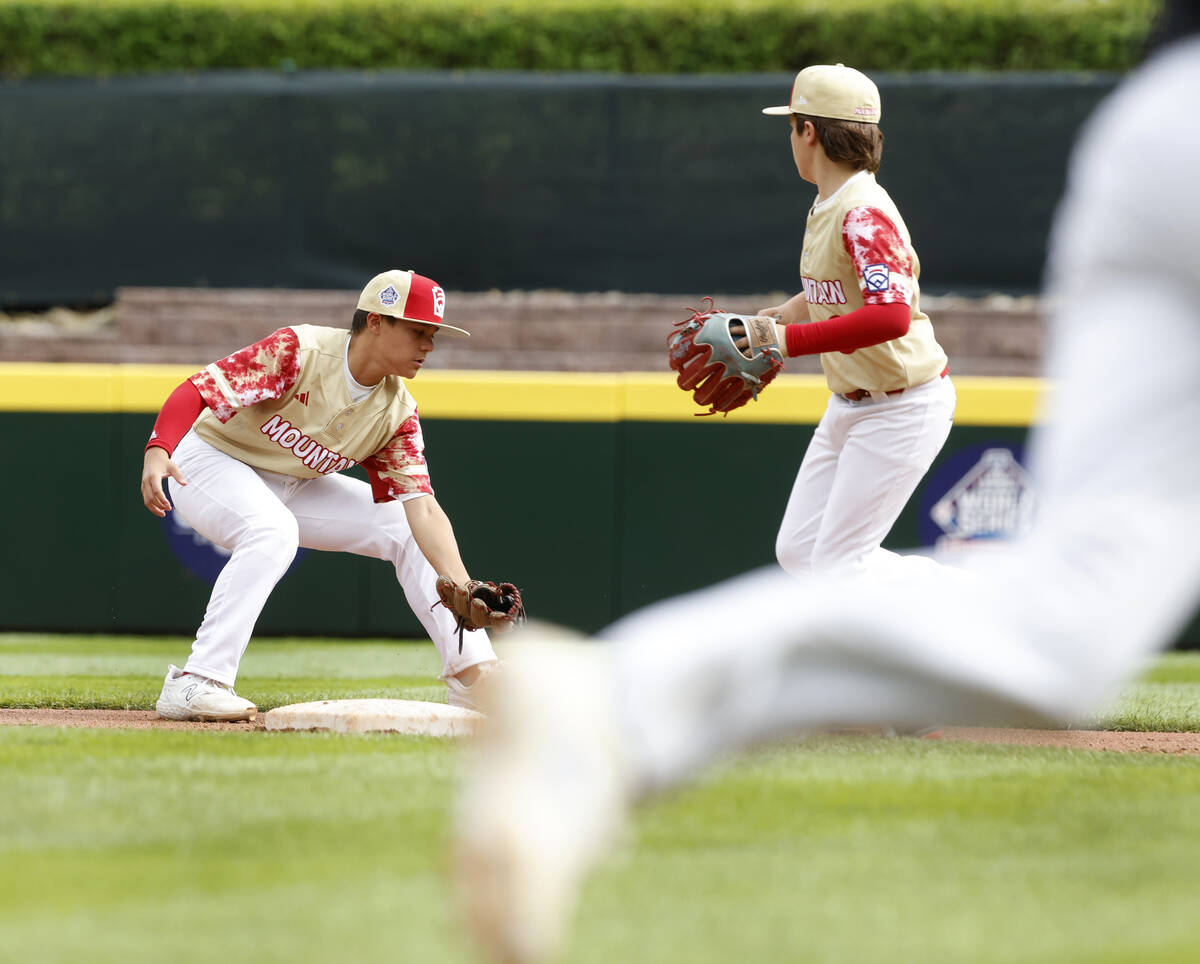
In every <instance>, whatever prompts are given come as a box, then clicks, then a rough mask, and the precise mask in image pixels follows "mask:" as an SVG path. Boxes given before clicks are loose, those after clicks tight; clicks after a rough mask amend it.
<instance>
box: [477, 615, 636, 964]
mask: <svg viewBox="0 0 1200 964" xmlns="http://www.w3.org/2000/svg"><path fill="white" fill-rule="evenodd" d="M519 632H521V635H520V637H518V638H517V640H515V641H514V642H513V643H512V644H511V648H510V652H511V653H513V654H514V655H513V657H512V658H511V659H509V658H508V655H507V654H506V659H505V665H504V671H503V673H498V674H496V675H495V677H494V678H493V679H492V680H491V681H490V688H491V689H492V693H491V701H490V713H489V715H488V717H487V720H486V721H485V723H484V725H483V731H482V734H481V736H480V739H479V741H478V743H477V744H476V745H475V746H474V747H473V748H472V755H471V757H470V759H469V760H468V761H467V763H466V768H465V773H464V778H463V784H462V787H461V788H460V792H459V797H458V800H457V804H456V809H455V861H454V864H455V875H456V882H457V884H458V889H459V890H460V892H461V894H462V896H463V900H462V905H463V907H464V908H465V912H466V916H467V923H468V925H469V927H470V930H471V931H472V933H473V934H474V936H475V938H476V939H477V940H478V941H479V943H480V944H481V945H482V947H483V948H484V950H485V951H487V952H488V954H489V955H490V956H491V957H492V958H493V959H495V960H497V961H503V962H505V964H531V962H537V961H544V960H546V959H547V958H548V957H550V956H552V955H553V954H554V953H555V952H556V951H557V950H558V948H559V947H560V945H561V944H562V942H563V939H564V937H565V934H566V929H567V925H568V923H569V921H570V918H571V916H572V912H573V909H574V904H575V899H576V895H577V892H578V890H579V887H580V885H581V884H582V882H583V878H584V876H585V874H586V873H587V872H588V871H589V870H590V869H591V867H592V866H593V865H594V864H595V863H596V862H597V861H598V860H599V859H600V858H601V857H602V856H603V855H604V854H605V852H606V851H607V849H608V847H609V846H610V844H611V843H612V842H613V840H614V839H615V838H616V836H617V834H618V832H619V831H620V829H621V828H622V826H623V825H624V822H625V817H626V812H627V808H628V804H629V790H628V779H627V776H626V768H625V765H624V764H623V762H622V754H621V750H620V743H619V740H618V729H617V719H616V696H615V692H614V686H613V679H612V670H611V666H610V661H611V657H610V654H609V651H608V647H607V646H605V645H603V644H600V643H583V642H578V641H574V640H573V639H572V636H571V635H570V634H569V633H568V632H567V631H565V630H555V629H553V628H552V627H530V628H527V629H525V630H523V631H519ZM568 640H572V641H568Z"/></svg>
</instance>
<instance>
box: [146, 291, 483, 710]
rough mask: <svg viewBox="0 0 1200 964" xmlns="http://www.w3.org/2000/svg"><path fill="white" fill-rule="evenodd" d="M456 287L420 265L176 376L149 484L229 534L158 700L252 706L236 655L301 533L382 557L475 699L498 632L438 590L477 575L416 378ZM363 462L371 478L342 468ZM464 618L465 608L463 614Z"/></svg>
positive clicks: (456, 682) (332, 546)
mask: <svg viewBox="0 0 1200 964" xmlns="http://www.w3.org/2000/svg"><path fill="white" fill-rule="evenodd" d="M445 307H446V297H445V293H444V292H443V291H442V289H441V288H440V287H438V285H437V284H435V283H434V282H433V281H431V280H430V279H429V278H425V277H422V276H421V275H419V274H414V273H413V272H411V271H398V270H392V271H385V272H384V273H383V274H380V275H377V276H376V277H374V278H372V279H371V281H370V282H369V283H368V284H367V286H366V288H364V289H363V292H362V295H361V296H360V298H359V300H358V310H357V311H356V312H355V313H354V319H353V322H352V324H351V328H350V330H349V331H347V330H346V329H344V328H325V327H319V326H314V325H296V326H294V327H287V328H280V329H279V330H278V331H276V332H274V333H273V334H271V335H268V336H267V337H266V338H264V339H263V340H262V341H259V342H256V343H255V344H253V345H250V346H248V347H246V348H243V349H241V350H240V351H237V352H234V353H233V354H232V355H230V356H229V357H228V358H224V359H222V360H221V361H218V362H214V363H213V364H211V365H209V366H208V367H207V368H205V369H204V370H203V371H200V372H197V373H196V374H195V375H192V376H191V377H190V378H188V379H187V380H186V381H185V382H184V383H183V384H181V385H180V386H179V387H178V388H176V389H175V391H174V392H173V393H172V394H171V395H170V397H169V398H168V399H167V401H166V403H165V404H164V405H163V408H162V411H161V412H160V413H159V416H158V419H157V421H156V422H155V425H154V431H153V433H152V434H151V436H150V441H149V442H148V443H147V445H146V450H145V461H144V467H143V469H142V480H141V487H142V499H143V501H144V502H145V504H146V508H147V509H149V510H150V511H151V512H153V513H154V514H155V515H157V516H160V517H161V516H163V515H165V513H166V512H168V511H170V510H171V508H172V505H171V502H170V501H168V498H167V494H166V493H165V492H164V489H163V479H164V478H165V477H167V476H170V478H171V482H172V483H173V484H172V485H171V495H172V496H173V498H174V503H175V505H174V508H175V509H176V510H177V511H179V512H181V513H182V514H183V516H184V518H186V519H187V522H188V524H189V525H191V526H192V528H193V529H195V530H196V531H197V532H199V533H200V534H201V535H203V536H204V537H205V538H207V539H209V540H211V541H212V542H214V543H216V544H217V545H219V546H223V547H224V548H226V549H229V550H232V555H231V556H230V557H229V562H228V563H227V564H226V565H225V568H224V569H222V571H221V574H220V575H219V576H218V578H217V581H216V584H215V585H214V587H213V592H212V597H211V598H210V600H209V603H208V609H207V611H206V612H205V614H204V620H203V622H202V623H201V625H200V628H199V630H198V631H197V633H196V639H195V642H194V643H193V644H192V651H191V655H190V657H189V658H188V660H187V662H186V664H185V665H184V667H183V669H182V670H180V669H177V668H176V667H174V666H172V667H170V669H169V670H168V671H167V676H166V679H165V681H164V683H163V688H162V695H161V696H159V698H158V703H157V710H158V714H159V715H160V716H163V717H166V718H168V719H175V720H249V719H253V718H254V716H255V713H256V707H255V706H254V704H253V703H251V702H250V701H249V700H245V699H243V698H242V697H240V696H238V695H237V694H236V693H234V690H233V684H234V680H235V679H236V677H237V671H238V664H239V662H240V661H241V658H242V653H243V652H245V649H246V645H247V644H248V643H249V641H250V635H251V633H252V632H253V630H254V625H255V623H256V622H257V620H258V616H259V613H260V612H261V611H262V608H263V606H264V605H265V604H266V601H267V597H268V596H270V594H271V591H272V590H273V589H274V587H275V584H276V583H277V582H278V581H279V579H280V578H281V577H282V576H283V574H284V572H286V571H287V568H288V566H289V565H290V564H291V562H292V560H293V558H294V557H295V554H296V550H297V548H298V547H300V546H304V547H306V548H311V549H328V550H335V551H341V552H353V553H356V554H358V555H363V556H370V557H373V558H377V559H384V560H386V561H388V562H390V563H392V565H394V566H395V568H396V576H397V579H398V580H399V582H400V585H401V587H402V588H403V589H404V594H405V596H406V598H407V600H408V603H409V605H410V606H411V607H412V610H413V612H414V613H416V615H417V617H418V618H419V619H420V620H421V623H422V625H423V626H424V627H425V630H426V632H428V633H429V637H430V639H432V640H433V643H434V645H435V646H436V647H437V649H438V652H439V653H440V655H441V657H442V665H443V674H442V679H444V680H445V682H446V685H447V687H448V689H449V694H448V699H449V702H450V703H451V704H452V705H457V706H465V707H468V708H472V709H477V708H478V700H477V694H478V693H480V692H482V689H483V687H482V686H481V685H480V683H481V680H482V679H483V678H484V677H485V676H486V675H487V673H489V672H490V671H491V670H492V669H493V668H494V667H495V665H496V654H495V652H494V651H493V649H492V644H491V641H490V639H489V638H488V635H487V633H486V632H485V631H484V630H483V629H476V628H472V625H471V624H470V623H469V624H468V625H467V626H466V627H465V628H466V629H467V631H466V632H461V629H462V628H464V627H463V626H462V622H463V621H462V620H461V619H459V618H458V617H457V616H456V615H455V613H454V612H452V611H451V610H450V609H448V608H446V606H444V605H440V604H439V603H440V601H441V600H440V598H439V594H438V590H437V583H438V580H439V577H443V579H444V580H449V581H451V582H452V583H453V584H455V585H460V586H461V585H465V584H468V583H469V582H470V578H469V576H468V574H467V570H466V567H465V566H464V565H463V561H462V558H461V556H460V554H459V549H458V544H457V542H456V541H455V538H454V531H453V529H452V528H451V525H450V520H449V519H448V518H447V516H446V514H445V512H443V511H442V508H441V506H439V505H438V501H437V499H436V498H435V497H434V494H433V487H432V485H431V484H430V480H429V472H428V468H427V466H426V463H425V455H424V443H423V441H422V437H421V423H420V419H419V418H418V415H417V405H416V402H415V401H414V399H413V397H412V395H410V394H409V391H408V389H407V387H406V386H405V384H404V382H403V381H402V380H401V379H402V378H413V377H415V376H416V374H417V373H418V372H419V371H420V370H421V366H422V365H423V364H424V362H425V358H426V356H427V355H428V354H429V353H430V352H431V351H433V349H434V339H435V337H436V336H438V335H440V334H441V333H443V332H445V333H448V334H453V335H462V336H465V335H467V334H468V332H466V331H465V330H463V329H461V328H456V327H454V326H453V325H448V324H446V322H445V321H444V315H445ZM354 465H361V466H362V467H363V468H364V469H365V470H366V473H367V476H368V478H369V479H370V482H369V484H368V483H367V482H363V481H360V480H358V479H354V478H350V477H348V476H345V475H342V474H341V472H342V470H344V469H348V468H350V467H352V466H354ZM468 622H469V621H468Z"/></svg>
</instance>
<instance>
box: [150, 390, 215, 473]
mask: <svg viewBox="0 0 1200 964" xmlns="http://www.w3.org/2000/svg"><path fill="white" fill-rule="evenodd" d="M202 411H204V399H203V398H201V397H200V390H199V389H198V388H196V386H195V385H193V384H192V382H191V379H188V380H187V381H186V382H184V383H183V384H182V385H180V386H179V387H178V388H177V389H175V391H173V392H171V394H170V395H168V396H167V400H166V401H165V402H163V407H162V410H161V411H160V412H159V413H158V418H157V419H156V420H155V422H154V431H153V432H151V433H150V441H149V442H147V443H146V448H147V449H149V448H151V447H152V446H155V445H157V446H158V447H159V448H161V449H166V450H167V455H171V454H172V453H173V452H174V451H175V446H176V445H178V444H179V440H180V439H181V438H183V437H184V436H185V435H186V434H187V430H188V429H189V428H191V427H192V425H194V424H195V422H196V419H197V418H198V417H199V416H200V413H201V412H202Z"/></svg>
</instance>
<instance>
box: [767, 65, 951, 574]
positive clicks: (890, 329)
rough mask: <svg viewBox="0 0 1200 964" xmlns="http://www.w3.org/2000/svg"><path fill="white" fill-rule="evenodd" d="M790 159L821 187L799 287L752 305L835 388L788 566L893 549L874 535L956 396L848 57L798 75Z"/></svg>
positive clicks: (849, 563) (939, 440) (781, 550)
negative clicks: (881, 176) (817, 363)
mask: <svg viewBox="0 0 1200 964" xmlns="http://www.w3.org/2000/svg"><path fill="white" fill-rule="evenodd" d="M763 113H765V114H778V115H788V118H789V124H790V125H791V149H792V159H793V161H794V162H795V165H796V170H797V171H798V172H799V174H800V177H801V178H803V179H804V180H805V181H808V182H810V183H812V184H815V185H816V186H817V197H816V200H815V201H814V202H813V205H812V208H811V209H810V210H809V213H808V222H807V225H806V228H805V232H804V245H803V250H802V253H801V257H800V275H801V280H802V284H803V287H802V290H801V291H800V292H799V293H798V294H796V295H795V297H793V298H791V299H789V300H788V301H786V302H785V303H783V304H781V305H773V306H771V307H767V308H762V309H760V310H759V314H760V315H761V316H773V317H775V318H776V319H777V325H776V330H775V335H776V338H777V341H778V344H779V345H780V346H782V347H783V348H784V354H785V355H786V356H788V357H795V356H798V355H815V354H819V355H820V357H821V367H822V369H823V370H824V372H825V378H826V381H827V383H828V385H829V388H830V390H831V391H832V392H833V395H832V396H831V398H830V400H829V404H828V406H827V408H826V410H825V414H824V415H823V416H822V418H821V421H820V423H819V424H818V425H817V428H816V431H815V432H814V434H813V437H812V441H811V442H810V443H809V446H808V450H807V452H806V453H805V456H804V459H803V462H802V464H801V466H800V471H799V473H798V474H797V476H796V481H795V483H794V485H793V487H792V493H791V496H790V498H789V499H788V503H787V508H786V509H785V511H784V515H783V521H782V523H781V524H780V527H779V535H778V537H777V540H776V547H775V551H776V556H777V558H778V559H779V563H780V565H782V566H783V568H784V569H786V570H787V571H788V572H790V573H792V574H793V575H800V574H804V573H808V572H811V571H826V570H833V569H842V568H862V567H865V566H867V565H868V564H870V563H873V562H876V561H879V560H880V559H883V558H887V559H895V558H897V557H896V556H895V555H894V554H891V553H887V552H886V551H885V550H882V549H880V543H881V542H882V541H883V539H884V537H885V536H886V535H887V533H888V531H889V530H890V529H891V528H892V526H893V525H894V524H895V522H896V519H897V518H898V517H899V515H900V513H901V511H903V509H904V506H905V504H906V503H907V502H908V499H909V497H910V496H911V495H912V494H913V492H914V490H915V489H916V487H917V484H918V483H919V482H920V480H921V477H922V476H923V475H924V474H925V473H926V471H928V469H929V466H930V465H931V464H932V463H933V460H934V458H935V457H936V456H937V454H938V452H939V451H940V450H941V448H942V445H943V444H945V441H946V438H947V436H948V435H949V434H950V425H951V422H952V420H953V417H954V408H955V403H956V396H955V390H954V385H953V384H952V383H951V381H950V378H949V377H948V374H949V369H948V367H947V359H946V353H945V352H944V351H943V350H942V348H941V346H940V345H939V344H938V343H937V340H936V339H935V338H934V335H933V326H932V324H931V323H930V321H929V317H928V315H926V314H925V313H924V312H923V311H921V308H920V304H919V302H920V286H919V284H918V281H917V279H918V276H919V275H920V270H921V266H920V262H919V260H918V259H917V253H916V251H914V250H913V246H912V240H911V238H910V237H909V233H908V228H907V227H906V226H905V224H904V221H903V219H902V218H901V217H900V212H899V211H898V210H897V209H896V205H895V204H894V203H893V202H892V199H891V198H890V197H889V196H888V193H887V192H886V191H885V190H884V189H883V188H882V187H881V186H880V185H879V183H878V182H877V181H876V180H875V174H876V172H877V171H878V170H879V164H880V158H881V156H882V151H883V134H882V133H881V132H880V129H879V119H880V115H881V103H880V97H879V91H878V89H877V88H876V86H875V84H874V83H873V82H872V81H871V80H870V78H868V77H867V76H866V75H864V74H862V73H860V72H859V71H857V70H854V69H853V68H850V67H846V66H844V65H842V64H836V65H820V66H814V67H808V68H806V69H804V70H802V71H800V73H799V74H798V75H797V76H796V80H795V83H794V85H793V87H792V97H791V103H790V104H788V105H787V106H783V107H767V108H765V109H764V110H763Z"/></svg>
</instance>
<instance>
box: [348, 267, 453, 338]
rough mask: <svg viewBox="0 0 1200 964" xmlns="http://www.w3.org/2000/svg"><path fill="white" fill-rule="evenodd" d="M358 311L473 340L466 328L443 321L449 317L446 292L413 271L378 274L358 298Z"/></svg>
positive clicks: (395, 269) (393, 270)
mask: <svg viewBox="0 0 1200 964" xmlns="http://www.w3.org/2000/svg"><path fill="white" fill-rule="evenodd" d="M358 307H359V309H360V310H362V311H373V312H375V313H376V314H377V315H389V316H391V317H392V318H403V319H404V320H405V321H415V322H419V323H420V324H423V325H436V326H437V327H438V329H439V330H440V331H444V332H446V333H447V334H451V335H466V336H467V337H470V334H471V333H470V332H469V331H467V330H466V329H465V328H456V327H455V326H454V325H448V324H446V323H445V322H444V321H443V320H442V318H443V316H444V315H445V314H446V292H444V291H443V290H442V289H441V287H440V286H439V285H438V283H437V282H436V281H434V280H432V279H431V278H426V277H425V276H424V275H419V274H417V273H416V272H413V271H401V270H399V269H398V268H393V269H392V270H391V271H385V272H383V274H377V275H376V276H375V277H374V278H372V279H371V280H370V281H368V282H367V286H366V287H365V288H363V291H362V294H361V295H359V296H358Z"/></svg>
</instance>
